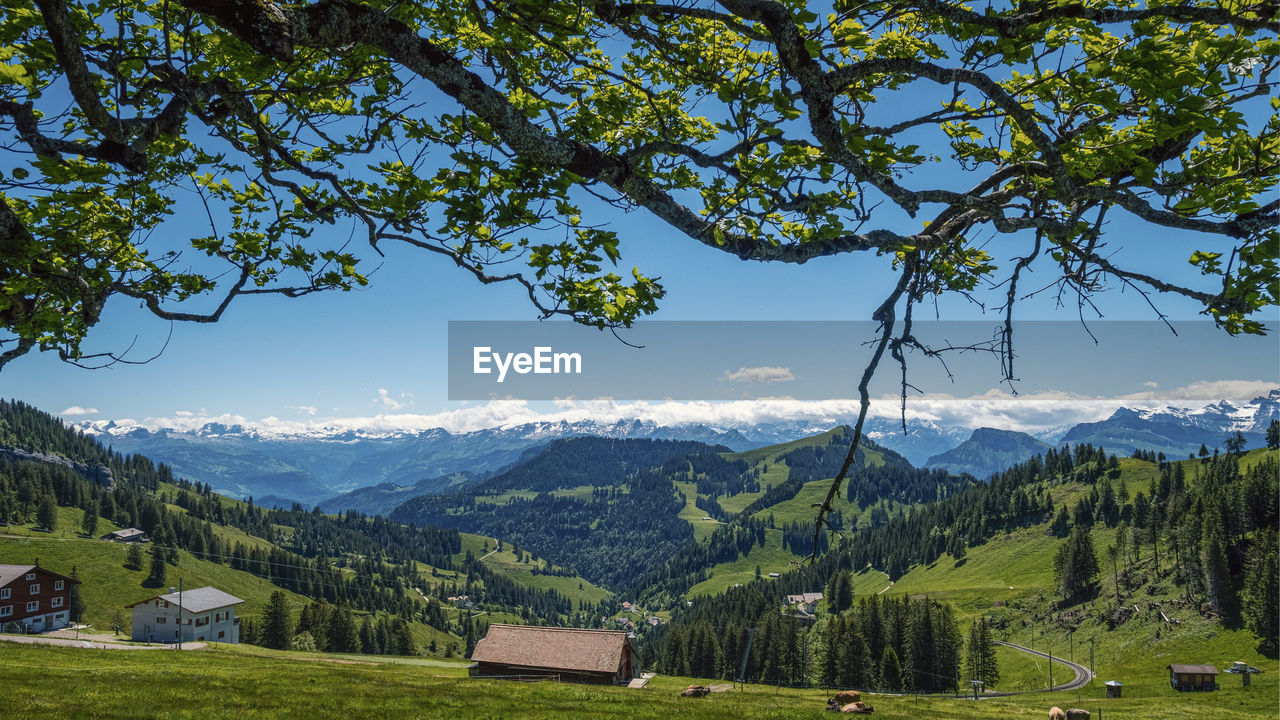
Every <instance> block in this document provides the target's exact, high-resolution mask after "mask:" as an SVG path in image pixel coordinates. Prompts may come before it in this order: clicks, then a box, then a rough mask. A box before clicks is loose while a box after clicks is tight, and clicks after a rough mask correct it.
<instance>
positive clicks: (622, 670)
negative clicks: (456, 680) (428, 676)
mask: <svg viewBox="0 0 1280 720" xmlns="http://www.w3.org/2000/svg"><path fill="white" fill-rule="evenodd" d="M636 657H637V656H636V651H635V648H633V647H632V646H631V642H630V641H628V640H627V634H626V633H625V632H621V631H617V630H579V629H576V628H556V627H535V626H532V625H503V624H494V625H490V626H489V632H488V633H487V634H486V635H485V636H484V638H482V639H481V640H480V642H478V643H476V647H475V650H473V651H472V653H471V659H472V660H473V661H474V662H473V663H472V664H471V668H470V674H471V677H496V678H508V679H512V680H548V679H549V680H559V681H561V682H578V683H593V684H597V685H625V684H627V683H628V682H630V681H631V678H632V677H633V676H634V675H635V674H636V673H637V671H638V668H637V667H636V662H637V660H636Z"/></svg>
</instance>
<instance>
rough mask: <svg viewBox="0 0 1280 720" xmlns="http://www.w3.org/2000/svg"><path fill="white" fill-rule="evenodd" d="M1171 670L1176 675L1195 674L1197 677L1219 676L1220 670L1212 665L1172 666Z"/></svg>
mask: <svg viewBox="0 0 1280 720" xmlns="http://www.w3.org/2000/svg"><path fill="white" fill-rule="evenodd" d="M1169 669H1170V670H1172V671H1174V672H1176V673H1194V674H1197V675H1217V674H1218V668H1216V667H1214V666H1212V665H1170V666H1169Z"/></svg>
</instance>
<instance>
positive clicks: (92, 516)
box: [80, 502, 98, 537]
mask: <svg viewBox="0 0 1280 720" xmlns="http://www.w3.org/2000/svg"><path fill="white" fill-rule="evenodd" d="M80 529H81V530H83V531H84V534H85V535H89V536H90V537H92V536H94V535H97V534H98V503H96V502H91V503H89V505H88V507H86V508H85V511H84V517H83V518H81V520H80Z"/></svg>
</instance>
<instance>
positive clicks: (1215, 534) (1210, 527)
mask: <svg viewBox="0 0 1280 720" xmlns="http://www.w3.org/2000/svg"><path fill="white" fill-rule="evenodd" d="M1202 528H1203V529H1202V535H1201V538H1200V569H1201V571H1202V572H1203V573H1204V590H1205V594H1206V595H1208V596H1209V602H1210V603H1211V604H1212V605H1213V607H1214V608H1215V609H1216V610H1217V611H1218V612H1219V614H1221V615H1222V616H1223V617H1229V616H1231V615H1233V614H1234V613H1233V612H1232V610H1233V607H1232V605H1233V603H1232V598H1231V597H1230V595H1231V575H1230V572H1229V570H1228V568H1227V552H1226V542H1225V540H1224V535H1225V533H1224V532H1223V528H1222V514H1221V513H1220V512H1218V510H1217V508H1215V507H1212V506H1210V509H1209V511H1208V512H1206V513H1205V516H1204V520H1203V523H1202Z"/></svg>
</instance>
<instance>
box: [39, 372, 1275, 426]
mask: <svg viewBox="0 0 1280 720" xmlns="http://www.w3.org/2000/svg"><path fill="white" fill-rule="evenodd" d="M1151 385H1153V383H1148V384H1146V385H1145V386H1144V387H1143V388H1142V389H1141V390H1139V391H1135V392H1133V393H1128V394H1122V395H1114V396H1090V395H1082V394H1078V393H1066V392H1042V393H1028V394H1021V395H1014V394H1011V393H1008V392H1005V391H1003V390H991V391H989V392H987V393H984V394H981V395H973V396H966V397H960V396H953V395H946V394H930V395H921V396H914V397H913V396H909V397H908V399H907V404H906V418H907V423H908V426H910V424H911V423H912V421H918V422H923V423H929V424H935V425H942V426H951V427H965V428H979V427H999V428H1003V429H1007V430H1017V431H1021V432H1025V433H1028V434H1030V435H1036V436H1044V435H1050V434H1053V433H1055V432H1061V431H1063V430H1065V429H1066V428H1068V427H1070V426H1073V425H1075V424H1077V423H1082V422H1096V421H1099V420H1103V419H1105V418H1107V417H1108V416H1110V415H1111V414H1112V413H1113V412H1114V411H1115V410H1116V409H1118V408H1121V407H1127V408H1132V409H1151V410H1159V409H1165V408H1177V409H1189V410H1190V411H1191V412H1196V411H1197V410H1198V409H1199V408H1203V407H1204V406H1206V405H1209V404H1213V403H1218V402H1221V401H1227V402H1230V403H1235V404H1243V403H1247V402H1249V401H1250V400H1251V399H1253V398H1256V397H1259V396H1265V395H1267V394H1268V393H1270V392H1271V391H1272V390H1273V389H1275V387H1276V383H1275V382H1274V381H1271V382H1267V381H1260V380H1259V381H1236V380H1228V381H1211V382H1199V383H1194V384H1191V385H1187V386H1184V387H1179V388H1169V389H1162V388H1159V387H1152V386H1151ZM380 397H386V398H387V399H389V400H392V401H393V403H383V406H384V408H383V409H384V410H388V411H389V412H379V413H378V414H376V415H372V416H362V417H317V416H315V414H314V413H315V410H314V408H312V407H305V408H301V407H295V408H289V409H291V410H293V411H294V412H296V413H297V414H298V415H299V416H300V417H298V418H296V419H287V418H280V417H276V416H268V417H264V418H260V419H256V420H251V419H249V418H246V417H244V416H241V415H235V414H221V415H211V414H208V413H206V412H204V411H188V410H179V411H175V412H174V414H173V416H171V417H148V418H143V419H133V418H116V419H113V420H105V419H102V420H93V421H88V420H82V421H81V422H79V423H77V424H78V425H80V426H82V427H86V428H89V427H92V428H94V429H95V430H98V431H106V432H109V433H111V434H122V433H124V432H128V431H129V430H130V429H132V428H145V429H147V430H150V431H156V430H162V429H168V430H173V431H177V432H193V431H199V430H202V429H205V428H206V427H209V426H213V427H219V426H221V427H225V428H227V431H228V432H230V431H231V429H232V428H237V426H238V428H237V430H236V431H237V432H251V433H255V434H259V435H263V436H318V435H326V436H329V435H340V434H343V433H353V434H359V435H382V434H400V433H417V432H421V431H424V430H431V429H437V428H440V429H444V430H446V431H448V432H450V433H466V432H474V431H478V430H484V429H490V428H506V427H514V426H519V425H526V424H531V423H558V422H567V423H575V422H584V421H593V422H596V423H613V422H617V421H620V420H627V421H629V420H640V421H645V422H653V423H655V424H657V425H660V426H676V425H691V424H702V425H707V426H710V427H713V428H741V427H750V426H753V425H759V424H765V423H776V422H803V423H812V424H813V425H815V426H827V427H830V426H832V425H835V424H838V423H842V422H849V421H851V420H853V419H854V418H856V417H857V414H858V401H857V400H856V399H833V400H823V401H801V400H794V399H791V398H786V397H773V398H761V399H752V400H739V401H728V402H674V401H668V402H617V401H614V400H612V399H591V400H579V399H575V398H564V399H560V400H557V401H555V402H554V403H531V402H528V401H523V400H509V399H494V400H491V401H489V402H486V403H457V404H456V406H455V407H453V408H451V409H449V410H444V411H440V412H435V413H427V414H418V413H408V412H396V410H397V409H403V407H400V408H397V407H396V405H400V404H401V403H400V402H398V401H396V400H395V398H393V397H391V396H390V394H389V393H388V394H387V395H386V396H383V395H382V394H381V393H380ZM900 402H901V400H900V398H899V397H897V396H882V397H877V398H874V399H873V400H872V406H871V415H872V416H873V417H879V418H896V417H897V416H898V414H899V412H900ZM72 409H74V410H81V408H69V409H68V410H72ZM65 414H68V415H70V414H73V413H71V412H67V413H65Z"/></svg>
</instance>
